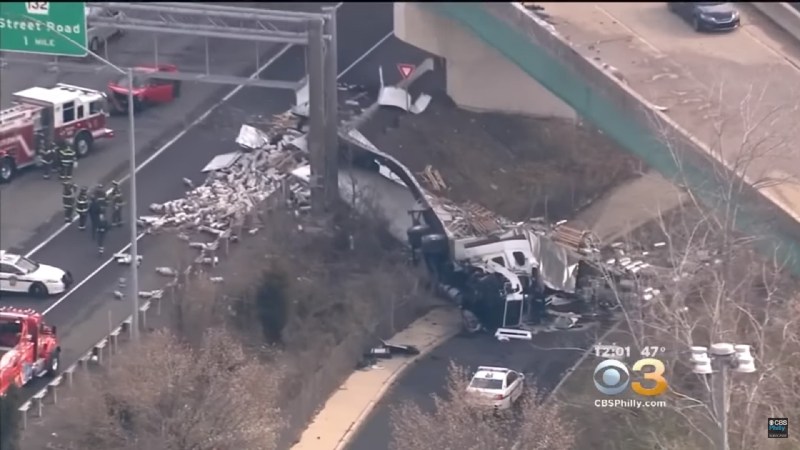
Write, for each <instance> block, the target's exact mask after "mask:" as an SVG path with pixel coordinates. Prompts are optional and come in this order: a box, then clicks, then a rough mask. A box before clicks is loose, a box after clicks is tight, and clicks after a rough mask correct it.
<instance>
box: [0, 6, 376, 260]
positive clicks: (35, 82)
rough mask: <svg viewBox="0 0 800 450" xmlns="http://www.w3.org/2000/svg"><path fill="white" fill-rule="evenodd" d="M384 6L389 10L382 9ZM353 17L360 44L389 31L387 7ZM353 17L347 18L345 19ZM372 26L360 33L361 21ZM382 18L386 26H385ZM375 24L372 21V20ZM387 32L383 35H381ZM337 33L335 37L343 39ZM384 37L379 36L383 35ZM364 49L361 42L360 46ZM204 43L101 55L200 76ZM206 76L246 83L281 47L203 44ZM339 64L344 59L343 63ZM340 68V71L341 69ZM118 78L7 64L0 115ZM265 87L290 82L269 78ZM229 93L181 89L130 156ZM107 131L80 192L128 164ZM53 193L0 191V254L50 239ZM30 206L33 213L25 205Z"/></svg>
mask: <svg viewBox="0 0 800 450" xmlns="http://www.w3.org/2000/svg"><path fill="white" fill-rule="evenodd" d="M335 4H336V3H334V2H325V3H305V2H300V3H295V4H292V3H269V4H263V3H261V4H242V6H249V7H260V8H263V7H265V6H266V7H268V9H284V10H294V11H309V12H310V11H319V9H320V8H321V7H323V6H333V5H335ZM386 5H389V6H388V7H387V6H386ZM361 9H362V10H363V12H362V11H357V12H355V13H354V14H349V13H346V14H344V15H343V16H342V19H341V20H340V23H341V24H340V27H347V28H345V30H346V29H353V28H352V27H359V28H358V29H361V28H363V29H365V38H370V37H371V35H372V34H375V33H377V32H380V31H382V30H384V29H387V27H389V28H388V30H390V29H391V17H392V16H391V11H390V10H391V6H390V4H374V5H371V6H370V7H368V8H361ZM351 17H352V18H351ZM367 17H369V18H370V19H371V20H370V21H369V23H368V24H367V25H366V26H363V25H360V24H361V23H365V22H366V21H365V18H367ZM387 17H388V21H387ZM375 19H377V20H375ZM387 32H388V31H387ZM344 33H345V32H342V33H340V34H344ZM384 34H385V33H384ZM365 42H366V41H365ZM205 43H206V40H205V39H204V38H198V37H191V36H181V35H160V36H159V37H158V57H157V59H156V53H155V48H156V39H155V38H154V34H150V33H140V32H135V31H128V32H126V33H125V34H124V35H122V36H120V37H117V38H114V39H113V40H111V41H109V45H108V48H107V50H104V51H102V52H101V53H102V55H101V56H103V57H104V58H105V59H107V60H109V61H110V62H111V63H113V64H115V65H117V66H120V67H130V66H135V65H137V64H148V63H154V62H156V61H157V62H160V63H172V64H176V65H177V66H178V67H179V68H180V69H181V70H182V71H185V72H196V73H202V72H205V70H206V65H205V54H206V47H205ZM208 44H209V47H208V48H209V55H210V58H209V67H210V72H211V73H213V74H220V75H239V76H250V75H252V74H253V73H254V72H255V71H256V70H257V69H258V67H259V65H263V64H264V63H266V62H267V61H268V60H269V58H270V57H271V56H273V55H275V54H276V53H277V52H278V51H279V49H280V48H282V47H283V46H284V45H283V44H269V43H259V44H256V43H254V42H253V43H251V42H244V41H234V40H222V39H209V40H208ZM3 56H4V57H9V58H14V59H17V60H18V59H24V60H35V61H53V57H49V56H36V55H19V54H9V53H4V54H3ZM62 60H63V61H67V62H69V63H71V64H82V65H86V66H87V67H98V63H97V62H96V61H91V60H89V59H86V60H81V59H76V58H62ZM345 61H346V59H345ZM340 68H343V67H342V66H340ZM118 76H119V75H118V74H116V73H114V72H112V71H109V70H104V71H102V72H82V71H75V70H67V69H66V68H64V69H62V70H60V71H58V72H49V71H48V70H47V69H46V68H45V67H43V66H41V65H32V64H18V63H10V64H8V65H7V66H5V67H2V70H0V80H1V82H0V107H3V108H4V107H7V106H8V105H9V104H10V103H11V102H12V95H11V94H13V93H14V92H17V91H20V90H22V89H26V88H29V87H32V86H52V85H54V84H55V83H59V82H61V83H68V84H74V85H79V86H84V87H89V88H93V89H98V90H105V88H106V86H107V84H108V81H110V80H111V79H114V78H116V77H118ZM264 78H265V79H266V78H268V79H278V80H292V81H296V80H295V79H288V78H276V77H274V76H270V77H264ZM232 88H233V87H232V86H225V85H217V84H208V83H188V82H184V83H183V85H182V92H181V97H180V98H179V99H178V100H176V101H175V102H174V103H171V104H168V105H162V106H159V107H156V108H152V109H150V110H147V111H145V112H143V113H142V114H139V115H137V117H136V151H137V154H138V155H139V160H140V161H141V160H142V159H144V158H145V157H147V156H148V155H149V154H151V153H153V152H154V151H156V150H157V149H158V148H159V147H161V146H162V145H164V144H165V143H167V142H168V141H169V140H171V139H172V138H173V137H174V136H175V135H176V134H177V133H179V132H180V131H182V130H184V129H186V128H187V127H188V126H190V124H191V123H192V122H193V121H194V120H195V119H196V118H197V117H199V116H200V115H201V114H203V113H204V112H206V111H207V110H208V109H209V107H211V106H212V105H213V104H214V103H216V102H217V101H218V100H219V99H220V98H221V97H222V96H223V95H224V93H227V92H229V91H230V90H231V89H232ZM109 127H110V128H112V129H114V130H115V131H116V137H115V138H113V139H110V140H103V141H98V142H97V145H96V149H95V151H94V152H93V153H92V155H91V157H87V158H85V159H82V160H81V161H80V162H79V164H78V167H77V168H76V170H75V181H76V182H77V183H78V184H79V185H88V186H92V185H94V184H95V183H97V182H99V181H102V182H108V181H110V180H111V179H113V178H115V177H118V176H119V175H120V174H121V173H124V172H126V171H127V160H128V156H129V151H128V150H129V144H128V123H127V118H126V117H111V118H109ZM60 190H61V188H60V186H59V185H58V182H57V181H55V180H51V181H49V182H47V181H45V180H42V179H41V178H40V176H39V175H38V173H36V170H35V169H32V168H31V169H29V170H26V171H24V172H23V173H21V174H20V175H19V176H18V177H17V178H16V179H15V180H14V181H13V182H12V183H10V184H7V185H0V218H2V219H0V247H2V248H3V249H6V250H12V251H19V252H21V253H24V252H25V251H26V250H28V249H30V248H32V247H33V246H35V245H36V244H37V243H39V242H41V241H42V240H43V239H44V237H45V236H47V235H48V234H50V233H52V232H54V231H55V230H56V229H58V227H60V226H61V224H62V223H63V218H62V216H61V215H60V214H59V213H60V212H61V200H60V195H61V194H60ZM32 198H35V199H36V204H35V206H31V205H29V203H30V199H32Z"/></svg>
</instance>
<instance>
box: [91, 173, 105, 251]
mask: <svg viewBox="0 0 800 450" xmlns="http://www.w3.org/2000/svg"><path fill="white" fill-rule="evenodd" d="M107 204H108V200H107V199H106V191H105V189H103V185H102V184H97V185H96V186H95V187H94V190H93V191H92V197H91V199H89V221H90V222H91V227H92V239H95V238H96V235H97V223H98V221H99V217H100V214H105V213H106V208H107Z"/></svg>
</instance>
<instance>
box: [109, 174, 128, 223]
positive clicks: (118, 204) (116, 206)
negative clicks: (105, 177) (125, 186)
mask: <svg viewBox="0 0 800 450" xmlns="http://www.w3.org/2000/svg"><path fill="white" fill-rule="evenodd" d="M123 206H125V199H124V198H123V197H122V190H121V189H120V188H119V181H112V182H111V208H112V210H111V211H112V212H111V226H112V227H121V226H122V207H123Z"/></svg>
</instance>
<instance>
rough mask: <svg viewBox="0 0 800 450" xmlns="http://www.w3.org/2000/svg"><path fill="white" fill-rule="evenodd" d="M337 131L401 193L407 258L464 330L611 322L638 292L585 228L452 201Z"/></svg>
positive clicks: (527, 330)
mask: <svg viewBox="0 0 800 450" xmlns="http://www.w3.org/2000/svg"><path fill="white" fill-rule="evenodd" d="M340 138H341V139H342V140H343V141H344V142H345V143H346V144H349V145H348V147H349V151H348V154H349V155H350V158H351V159H350V160H349V161H347V163H348V164H349V165H351V166H352V167H358V168H359V169H362V170H363V169H366V170H368V171H370V172H378V173H380V174H381V175H382V176H383V177H384V178H386V179H389V180H391V181H394V182H395V183H397V184H399V185H401V186H403V187H405V188H407V189H408V191H410V193H411V196H412V197H413V200H412V201H411V203H413V204H414V207H413V209H410V210H408V213H409V215H410V219H411V220H410V222H411V226H410V228H408V229H407V231H406V238H407V240H408V244H409V246H410V248H411V251H412V252H411V253H412V260H413V261H414V262H415V263H417V264H422V263H424V265H425V267H426V268H427V270H428V272H429V273H430V274H431V277H432V280H433V285H434V286H436V287H437V289H438V291H439V293H440V294H443V295H445V296H446V297H447V298H449V299H451V300H453V301H454V302H455V303H456V304H458V305H459V306H460V307H461V310H462V312H463V314H462V316H463V319H464V320H463V323H464V329H465V331H467V332H473V333H474V332H479V331H482V330H488V331H491V332H498V330H499V333H496V335H497V336H498V337H503V336H505V337H513V338H530V336H531V335H532V334H533V333H535V332H536V331H538V330H541V329H544V328H548V329H554V328H555V329H559V328H571V327H573V326H576V325H578V324H580V323H581V322H585V321H592V322H596V321H598V320H599V319H603V318H608V319H609V320H613V319H614V318H615V317H616V313H617V311H618V310H619V305H620V299H621V298H624V297H625V296H636V295H638V293H639V292H640V291H641V287H640V286H641V283H638V282H637V280H636V279H635V277H634V276H632V272H631V271H630V270H627V269H628V268H627V267H620V265H619V264H608V263H606V262H603V260H604V259H605V256H604V255H603V253H602V252H601V251H600V250H599V249H598V243H597V239H596V238H595V237H594V236H593V234H592V233H590V232H588V231H585V230H581V229H579V228H574V227H571V226H569V224H566V223H559V224H555V225H550V224H547V223H545V222H544V221H542V220H531V221H528V222H523V223H513V222H510V221H508V220H506V219H504V218H502V217H499V216H496V215H495V214H493V213H492V212H490V211H487V210H485V209H483V208H481V207H480V206H478V205H474V204H466V205H456V204H454V203H452V202H450V201H449V200H448V199H445V198H442V197H438V196H435V195H432V194H431V193H429V192H428V191H427V190H426V189H424V188H423V187H422V186H421V185H420V184H419V182H418V181H417V179H416V177H415V176H414V175H413V174H412V173H411V172H410V171H409V170H408V168H406V167H405V166H404V165H402V164H401V163H400V162H399V161H397V160H396V159H395V158H394V157H392V156H391V155H388V154H386V153H383V152H381V151H380V150H379V149H377V148H376V147H375V146H374V145H373V144H372V143H371V142H369V140H367V139H366V138H365V137H364V136H363V135H362V134H361V133H359V132H358V131H357V130H354V129H348V130H342V131H340ZM306 169H307V168H306ZM300 172H302V170H299V171H297V174H295V175H296V176H298V177H299V178H305V179H306V180H307V181H309V180H310V178H309V176H308V174H305V175H304V176H301V175H298V174H299V173H300ZM306 172H307V170H306ZM304 173H305V172H304ZM347 184H348V183H340V188H342V186H344V185H347ZM343 192H344V191H343ZM395 206H396V205H395ZM639 268H641V267H636V268H635V269H639Z"/></svg>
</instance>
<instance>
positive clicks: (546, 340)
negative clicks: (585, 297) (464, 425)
mask: <svg viewBox="0 0 800 450" xmlns="http://www.w3.org/2000/svg"><path fill="white" fill-rule="evenodd" d="M596 333H597V329H590V330H584V331H564V332H559V333H552V334H540V335H537V336H534V340H533V341H531V342H521V341H518V342H498V341H497V340H495V339H493V338H491V337H489V336H486V335H483V336H478V337H456V338H453V339H451V340H450V341H448V342H446V343H444V344H442V345H441V346H440V347H438V348H437V349H436V350H434V351H433V352H431V353H430V354H428V355H426V356H425V357H424V358H422V359H420V360H419V361H418V362H416V363H414V365H413V366H411V368H409V369H408V370H407V371H406V373H405V374H403V376H402V377H401V378H400V379H399V380H398V381H397V383H396V384H395V385H394V386H393V387H392V389H391V390H390V391H389V393H388V394H387V395H386V396H385V397H384V398H383V400H381V402H380V403H378V405H377V406H376V407H375V409H374V410H373V412H372V414H371V415H370V417H369V418H368V419H367V420H366V421H365V422H364V424H363V425H362V427H361V429H360V430H359V432H358V433H357V434H356V436H355V437H354V438H353V440H352V441H350V443H349V444H348V446H347V449H348V450H388V449H389V448H390V447H389V442H390V440H391V435H392V427H391V411H392V407H394V406H397V405H399V404H401V403H402V402H405V401H412V402H415V403H417V404H419V405H420V406H421V407H423V408H425V409H427V410H431V408H432V407H433V401H432V399H431V394H434V393H435V394H439V395H441V394H443V393H444V391H445V384H444V383H445V382H446V379H447V368H448V365H449V363H450V361H451V360H452V361H454V362H456V363H457V364H459V365H461V366H467V367H469V368H470V369H475V368H476V367H477V366H479V365H493V366H501V367H510V368H513V369H517V370H520V371H521V372H523V373H525V374H526V375H527V378H528V379H531V380H535V382H536V383H537V385H538V386H539V387H540V388H541V389H543V390H544V391H549V390H550V389H552V388H553V387H555V385H556V384H557V383H558V382H559V381H560V380H561V377H562V375H563V374H564V371H566V370H567V369H569V368H570V367H571V366H572V365H573V364H575V362H576V361H577V360H578V358H580V356H581V355H582V354H583V352H584V351H585V349H586V348H588V346H589V345H591V344H592V343H593V342H594V341H595V337H596Z"/></svg>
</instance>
